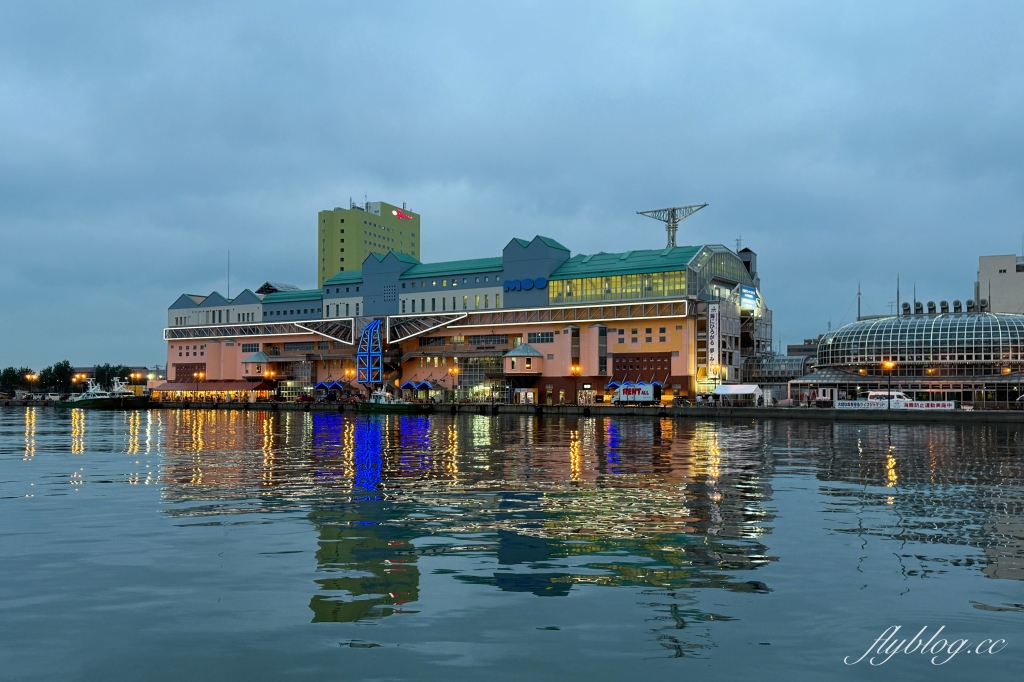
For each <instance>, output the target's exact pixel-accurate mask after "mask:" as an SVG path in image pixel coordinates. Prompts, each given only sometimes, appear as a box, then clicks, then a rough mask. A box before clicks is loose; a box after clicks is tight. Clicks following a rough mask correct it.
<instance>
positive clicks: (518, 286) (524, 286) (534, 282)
mask: <svg viewBox="0 0 1024 682" xmlns="http://www.w3.org/2000/svg"><path fill="white" fill-rule="evenodd" d="M547 286H548V280H547V278H546V277H538V278H537V279H506V280H505V291H529V290H530V289H546V288H547Z"/></svg>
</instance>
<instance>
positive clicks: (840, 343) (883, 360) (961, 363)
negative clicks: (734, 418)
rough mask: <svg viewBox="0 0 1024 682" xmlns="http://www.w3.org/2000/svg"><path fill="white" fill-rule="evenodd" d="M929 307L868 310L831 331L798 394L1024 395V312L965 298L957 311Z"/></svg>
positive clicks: (1001, 398)
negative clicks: (993, 308)
mask: <svg viewBox="0 0 1024 682" xmlns="http://www.w3.org/2000/svg"><path fill="white" fill-rule="evenodd" d="M972 307H973V306H972ZM908 308H909V306H908ZM928 309H929V310H930V311H931V312H929V313H924V312H919V313H910V312H909V311H907V312H905V313H904V314H903V315H894V316H878V317H862V318H860V319H858V320H857V321H856V322H852V323H850V324H847V325H845V326H843V327H840V328H839V329H837V330H835V331H831V332H829V333H827V334H825V335H824V336H823V337H822V338H821V340H820V341H819V342H818V352H817V360H816V366H815V370H814V371H813V372H812V373H810V374H808V375H806V376H803V377H800V378H799V379H796V380H794V381H791V382H790V384H789V386H790V397H791V398H793V399H797V400H800V399H805V398H807V397H812V398H817V399H824V400H855V399H858V398H864V397H865V396H866V395H867V393H868V391H879V390H881V391H886V390H892V391H901V392H903V393H905V394H906V395H908V396H910V397H911V398H914V399H916V400H954V401H958V402H961V403H974V404H979V403H980V404H984V403H1004V404H1005V403H1008V402H1013V401H1015V400H1016V399H1017V398H1019V397H1020V396H1021V395H1022V392H1021V389H1022V387H1024V315H1011V314H1002V313H988V312H977V311H972V312H963V311H962V309H961V305H960V302H959V301H955V302H954V306H953V310H954V311H953V312H950V311H949V306H948V305H946V302H945V301H943V302H942V304H941V305H940V307H939V309H938V310H939V311H941V312H939V311H937V310H936V307H935V304H934V303H929V305H928ZM905 310H906V309H905Z"/></svg>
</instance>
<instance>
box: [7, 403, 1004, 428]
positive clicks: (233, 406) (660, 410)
mask: <svg viewBox="0 0 1024 682" xmlns="http://www.w3.org/2000/svg"><path fill="white" fill-rule="evenodd" d="M0 405H3V406H5V407H26V406H31V407H52V406H53V403H52V402H50V401H43V400H5V401H3V402H0ZM54 409H56V408H54ZM149 409H172V410H175V409H176V410H181V409H195V410H250V411H275V412H284V411H294V412H334V413H337V412H355V405H353V404H351V403H208V402H195V403H188V402H168V403H159V402H151V403H150V405H149ZM431 412H432V413H433V414H451V415H455V414H474V415H499V414H532V415H536V416H538V417H553V418H559V417H638V418H649V419H651V418H653V419H659V418H666V417H669V418H676V419H694V420H735V419H810V420H816V421H833V422H868V423H872V422H885V423H893V422H913V423H926V424H927V423H932V424H957V423H963V424H972V423H991V422H995V423H1011V424H1017V423H1020V424H1024V411H1020V410H950V411H938V410H885V409H881V410H837V409H832V408H806V407H666V406H660V407H632V406H630V407H626V406H618V405H505V404H486V403H436V404H433V405H431Z"/></svg>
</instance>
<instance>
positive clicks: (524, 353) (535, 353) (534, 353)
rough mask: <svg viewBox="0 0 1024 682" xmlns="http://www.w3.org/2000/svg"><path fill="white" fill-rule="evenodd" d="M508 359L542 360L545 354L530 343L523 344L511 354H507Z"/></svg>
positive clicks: (511, 351)
mask: <svg viewBox="0 0 1024 682" xmlns="http://www.w3.org/2000/svg"><path fill="white" fill-rule="evenodd" d="M505 357H506V358H542V357H544V354H543V353H541V352H540V351H539V350H537V349H536V348H534V347H533V346H531V345H530V344H528V343H521V344H519V345H518V346H516V347H515V348H513V349H512V350H510V351H509V352H507V353H505Z"/></svg>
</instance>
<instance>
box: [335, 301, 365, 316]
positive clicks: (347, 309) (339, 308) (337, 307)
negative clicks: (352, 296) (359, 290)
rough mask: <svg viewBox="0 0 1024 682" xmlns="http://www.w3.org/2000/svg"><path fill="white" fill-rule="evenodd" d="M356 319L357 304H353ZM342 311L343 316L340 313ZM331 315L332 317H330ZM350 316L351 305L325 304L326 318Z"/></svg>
mask: <svg viewBox="0 0 1024 682" xmlns="http://www.w3.org/2000/svg"><path fill="white" fill-rule="evenodd" d="M355 307H356V317H359V304H358V303H356V304H355ZM342 310H344V311H345V314H344V316H343V315H342V314H341V311H342ZM332 313H333V315H332ZM351 315H352V304H351V303H328V304H327V317H349V316H351Z"/></svg>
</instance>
